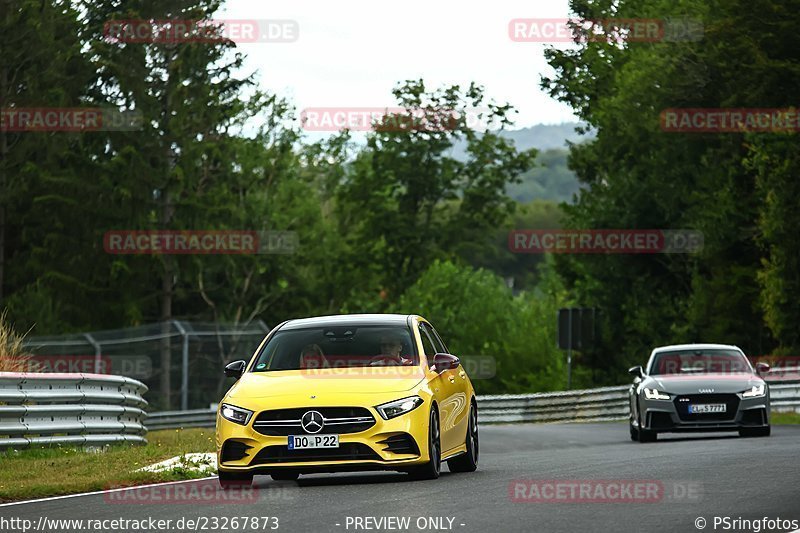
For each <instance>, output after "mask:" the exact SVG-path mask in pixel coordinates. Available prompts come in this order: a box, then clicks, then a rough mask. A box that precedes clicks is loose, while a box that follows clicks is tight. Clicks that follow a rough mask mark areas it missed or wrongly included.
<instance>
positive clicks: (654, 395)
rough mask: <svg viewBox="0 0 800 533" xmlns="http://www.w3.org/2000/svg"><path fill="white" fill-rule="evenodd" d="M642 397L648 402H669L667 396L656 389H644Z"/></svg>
mask: <svg viewBox="0 0 800 533" xmlns="http://www.w3.org/2000/svg"><path fill="white" fill-rule="evenodd" d="M644 397H645V398H647V399H648V400H669V398H670V396H669V394H665V393H663V392H661V391H660V390H658V389H648V388H647V387H645V388H644Z"/></svg>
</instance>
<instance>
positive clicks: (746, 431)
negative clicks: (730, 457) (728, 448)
mask: <svg viewBox="0 0 800 533" xmlns="http://www.w3.org/2000/svg"><path fill="white" fill-rule="evenodd" d="M771 429H772V426H767V427H764V428H742V429H740V430H739V436H740V437H769V434H770V432H771Z"/></svg>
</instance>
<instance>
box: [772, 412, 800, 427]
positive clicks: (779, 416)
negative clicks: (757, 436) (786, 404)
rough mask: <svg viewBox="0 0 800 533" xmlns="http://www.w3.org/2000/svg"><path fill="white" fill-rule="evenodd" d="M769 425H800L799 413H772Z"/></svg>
mask: <svg viewBox="0 0 800 533" xmlns="http://www.w3.org/2000/svg"><path fill="white" fill-rule="evenodd" d="M770 424H773V425H777V424H800V413H772V414H771V415H770Z"/></svg>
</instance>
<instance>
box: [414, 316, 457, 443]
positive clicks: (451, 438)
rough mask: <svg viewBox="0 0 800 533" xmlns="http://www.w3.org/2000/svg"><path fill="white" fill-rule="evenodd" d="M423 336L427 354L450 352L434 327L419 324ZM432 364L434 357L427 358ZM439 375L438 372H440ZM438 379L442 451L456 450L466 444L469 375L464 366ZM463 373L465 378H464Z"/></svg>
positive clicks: (439, 376) (451, 370)
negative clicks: (466, 383)
mask: <svg viewBox="0 0 800 533" xmlns="http://www.w3.org/2000/svg"><path fill="white" fill-rule="evenodd" d="M419 329H420V336H421V337H422V338H423V345H424V346H425V350H426V355H427V352H428V351H432V352H433V353H434V355H435V354H436V353H447V348H446V347H445V346H444V343H442V341H441V339H439V338H438V336H437V335H436V334H435V333H434V332H433V328H432V326H431V325H429V324H427V323H425V322H420V324H419ZM428 360H429V362H433V355H431V356H429V357H428ZM437 372H438V370H437ZM438 373H439V375H438V377H437V378H436V381H437V384H438V387H439V390H440V398H439V400H438V401H439V427H440V431H441V435H442V437H441V439H442V452H443V454H446V452H447V451H449V450H452V449H453V448H456V447H458V446H460V445H462V444H464V442H465V438H466V435H467V421H468V417H467V406H468V405H469V398H468V397H467V394H466V387H465V385H464V382H465V380H466V373H465V372H464V367H463V366H459V367H458V368H453V369H447V370H445V371H443V372H438ZM460 374H463V375H464V378H462V377H461V375H460Z"/></svg>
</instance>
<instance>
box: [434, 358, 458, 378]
mask: <svg viewBox="0 0 800 533" xmlns="http://www.w3.org/2000/svg"><path fill="white" fill-rule="evenodd" d="M459 366H461V359H459V358H458V357H456V356H455V355H451V354H449V353H437V354H436V355H434V356H433V367H434V369H435V370H436V372H438V373H439V374H441V373H442V372H444V371H445V370H452V369H454V368H458V367H459Z"/></svg>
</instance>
